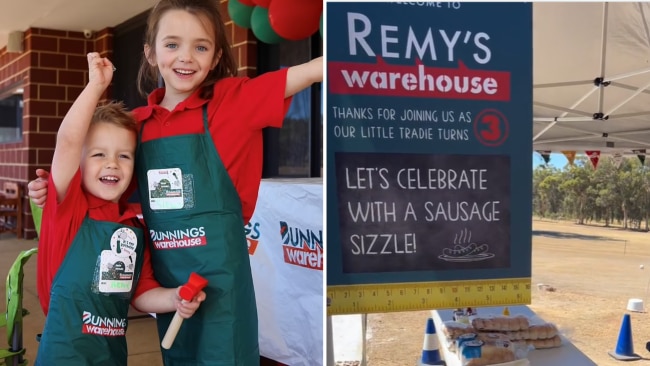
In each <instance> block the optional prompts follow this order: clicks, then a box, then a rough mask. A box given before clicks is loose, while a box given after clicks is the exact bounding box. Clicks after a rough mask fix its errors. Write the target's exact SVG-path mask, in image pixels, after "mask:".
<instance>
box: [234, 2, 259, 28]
mask: <svg viewBox="0 0 650 366" xmlns="http://www.w3.org/2000/svg"><path fill="white" fill-rule="evenodd" d="M253 8H254V7H253V6H248V5H244V4H242V3H240V2H239V0H230V1H228V14H229V15H230V19H232V21H233V22H234V23H235V24H237V25H238V26H240V27H242V28H250V27H251V14H253Z"/></svg>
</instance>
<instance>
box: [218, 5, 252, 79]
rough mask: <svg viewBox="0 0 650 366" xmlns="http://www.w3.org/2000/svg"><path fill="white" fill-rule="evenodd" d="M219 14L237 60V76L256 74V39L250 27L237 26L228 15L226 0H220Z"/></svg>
mask: <svg viewBox="0 0 650 366" xmlns="http://www.w3.org/2000/svg"><path fill="white" fill-rule="evenodd" d="M221 15H222V16H223V20H224V22H225V24H226V32H228V34H229V41H230V45H231V46H232V51H233V56H234V57H235V61H236V62H237V65H238V66H239V67H238V72H239V76H249V77H254V76H255V75H257V39H256V38H255V35H254V34H253V31H251V30H250V29H244V28H242V27H239V26H237V25H236V24H235V23H234V22H233V21H232V20H231V19H230V16H229V15H228V1H226V0H222V1H221Z"/></svg>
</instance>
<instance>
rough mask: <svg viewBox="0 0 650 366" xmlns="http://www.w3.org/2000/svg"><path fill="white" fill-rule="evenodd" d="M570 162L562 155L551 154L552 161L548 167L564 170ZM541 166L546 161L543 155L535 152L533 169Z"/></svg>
mask: <svg viewBox="0 0 650 366" xmlns="http://www.w3.org/2000/svg"><path fill="white" fill-rule="evenodd" d="M568 163H569V161H568V160H567V159H566V157H565V156H564V154H562V153H551V160H550V161H549V162H548V165H550V166H553V167H556V168H558V169H562V168H564V166H565V165H567V164H568ZM540 165H544V159H543V158H542V155H540V154H539V153H538V152H533V169H535V168H537V167H538V166H540Z"/></svg>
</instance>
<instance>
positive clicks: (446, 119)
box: [325, 2, 532, 286]
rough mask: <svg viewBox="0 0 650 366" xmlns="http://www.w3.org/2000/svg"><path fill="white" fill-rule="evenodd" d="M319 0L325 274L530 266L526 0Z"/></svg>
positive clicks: (421, 278) (510, 270)
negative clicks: (322, 0)
mask: <svg viewBox="0 0 650 366" xmlns="http://www.w3.org/2000/svg"><path fill="white" fill-rule="evenodd" d="M326 6H327V14H328V16H327V27H326V29H327V37H326V48H327V53H326V54H327V62H326V65H327V66H326V67H327V80H326V84H327V89H326V90H327V100H326V116H327V120H326V122H327V123H326V136H327V139H326V142H327V144H326V157H327V159H326V207H327V212H326V215H327V216H326V217H327V222H326V227H325V230H326V241H327V250H326V256H327V284H328V286H336V285H364V284H381V283H400V282H433V281H451V280H472V279H475V280H478V279H496V278H530V275H531V258H530V256H531V226H532V223H531V221H532V220H531V219H532V217H531V215H532V214H531V199H532V198H531V197H532V192H531V190H532V182H531V180H532V163H531V152H532V4H531V3H510V2H506V3H484V2H471V3H467V2H385V3H370V2H352V3H338V2H337V3H331V2H330V3H327V4H326Z"/></svg>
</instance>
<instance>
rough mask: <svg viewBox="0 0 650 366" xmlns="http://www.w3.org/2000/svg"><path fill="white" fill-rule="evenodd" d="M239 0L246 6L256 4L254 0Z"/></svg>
mask: <svg viewBox="0 0 650 366" xmlns="http://www.w3.org/2000/svg"><path fill="white" fill-rule="evenodd" d="M269 1H271V0H269ZM239 2H240V3H242V4H243V5H246V6H255V5H256V4H255V1H253V0H239Z"/></svg>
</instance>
